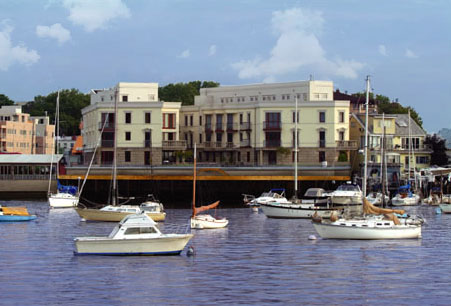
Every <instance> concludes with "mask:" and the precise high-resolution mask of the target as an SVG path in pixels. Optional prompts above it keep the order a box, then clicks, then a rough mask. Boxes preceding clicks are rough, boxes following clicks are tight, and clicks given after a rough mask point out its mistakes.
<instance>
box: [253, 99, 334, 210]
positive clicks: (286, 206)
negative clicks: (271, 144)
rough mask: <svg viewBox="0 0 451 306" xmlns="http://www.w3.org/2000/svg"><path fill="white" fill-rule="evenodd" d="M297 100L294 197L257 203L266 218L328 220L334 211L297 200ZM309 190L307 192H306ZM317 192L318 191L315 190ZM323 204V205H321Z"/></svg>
mask: <svg viewBox="0 0 451 306" xmlns="http://www.w3.org/2000/svg"><path fill="white" fill-rule="evenodd" d="M298 121H299V115H298V99H297V97H296V99H295V125H294V126H295V131H294V195H293V200H292V201H288V200H287V199H286V198H285V197H274V198H264V199H265V201H262V200H260V201H257V203H258V204H259V205H260V208H261V210H262V212H263V213H264V214H265V216H266V217H268V218H283V219H299V218H311V217H312V216H313V214H314V213H316V214H317V215H319V216H321V217H323V218H329V217H330V215H331V213H332V212H333V211H335V209H333V208H331V207H329V205H328V201H327V199H326V203H325V204H326V205H325V206H324V205H323V206H317V204H319V203H318V202H315V201H311V199H309V200H306V201H303V200H302V199H298ZM308 191H309V190H307V192H308ZM317 191H318V190H317ZM322 204H324V203H322Z"/></svg>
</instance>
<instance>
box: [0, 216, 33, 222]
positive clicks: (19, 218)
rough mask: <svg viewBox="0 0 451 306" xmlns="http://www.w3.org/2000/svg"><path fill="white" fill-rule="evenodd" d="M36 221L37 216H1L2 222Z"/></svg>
mask: <svg viewBox="0 0 451 306" xmlns="http://www.w3.org/2000/svg"><path fill="white" fill-rule="evenodd" d="M34 219H36V216H35V215H30V216H15V215H0V222H18V221H31V220H34Z"/></svg>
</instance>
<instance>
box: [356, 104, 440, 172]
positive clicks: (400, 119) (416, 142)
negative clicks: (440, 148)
mask: <svg viewBox="0 0 451 306" xmlns="http://www.w3.org/2000/svg"><path fill="white" fill-rule="evenodd" d="M350 120H351V125H350V137H351V139H353V140H355V141H357V142H358V145H359V148H360V149H362V150H363V149H364V143H365V114H352V115H351V119H350ZM409 125H410V127H409ZM384 126H385V132H384ZM383 135H385V136H384V137H383ZM426 135H427V134H426V132H425V131H424V130H423V129H422V128H421V127H420V126H419V125H418V124H417V123H416V122H415V121H414V120H413V119H410V124H409V115H408V114H389V115H382V114H377V113H371V114H370V113H369V114H368V165H369V167H368V168H369V170H368V173H369V176H370V177H373V178H375V179H376V180H378V179H379V178H380V177H381V162H382V150H381V149H382V147H383V148H384V151H385V153H384V155H385V157H386V163H387V172H388V180H389V181H398V180H399V179H403V178H404V179H405V178H407V177H408V173H409V169H410V171H411V172H412V171H414V170H413V169H416V170H417V171H419V170H420V169H422V168H427V167H429V165H430V156H431V153H432V150H431V149H430V147H429V146H428V145H425V144H424V141H425V139H426ZM383 139H385V146H381V144H382V140H383ZM409 143H410V145H409ZM409 151H410V154H409ZM352 159H353V160H356V161H357V162H356V163H355V164H354V165H353V167H354V169H355V170H356V171H359V170H360V168H361V166H362V163H363V155H362V156H361V157H360V158H358V157H357V156H355V157H353V158H352ZM409 164H410V167H409ZM411 177H413V173H411Z"/></svg>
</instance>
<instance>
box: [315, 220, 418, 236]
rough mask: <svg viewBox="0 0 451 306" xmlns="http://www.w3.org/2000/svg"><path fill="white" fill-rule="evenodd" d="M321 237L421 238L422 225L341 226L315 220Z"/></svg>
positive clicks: (316, 228)
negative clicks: (382, 226)
mask: <svg viewBox="0 0 451 306" xmlns="http://www.w3.org/2000/svg"><path fill="white" fill-rule="evenodd" d="M313 227H314V228H315V230H316V231H317V232H318V235H320V236H321V238H326V239H360V240H376V239H414V238H421V226H412V225H403V226H399V225H398V226H393V227H386V228H370V227H357V226H345V225H343V226H341V225H332V224H327V223H317V222H313Z"/></svg>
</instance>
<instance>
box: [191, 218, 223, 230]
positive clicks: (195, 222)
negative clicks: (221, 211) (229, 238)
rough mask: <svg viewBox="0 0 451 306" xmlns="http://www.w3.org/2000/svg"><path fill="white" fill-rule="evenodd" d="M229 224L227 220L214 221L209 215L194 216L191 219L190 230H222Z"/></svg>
mask: <svg viewBox="0 0 451 306" xmlns="http://www.w3.org/2000/svg"><path fill="white" fill-rule="evenodd" d="M228 224H229V220H227V219H215V218H213V217H211V216H210V215H196V216H195V217H192V218H191V228H194V229H215V228H224V227H226V226H227V225H228Z"/></svg>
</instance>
